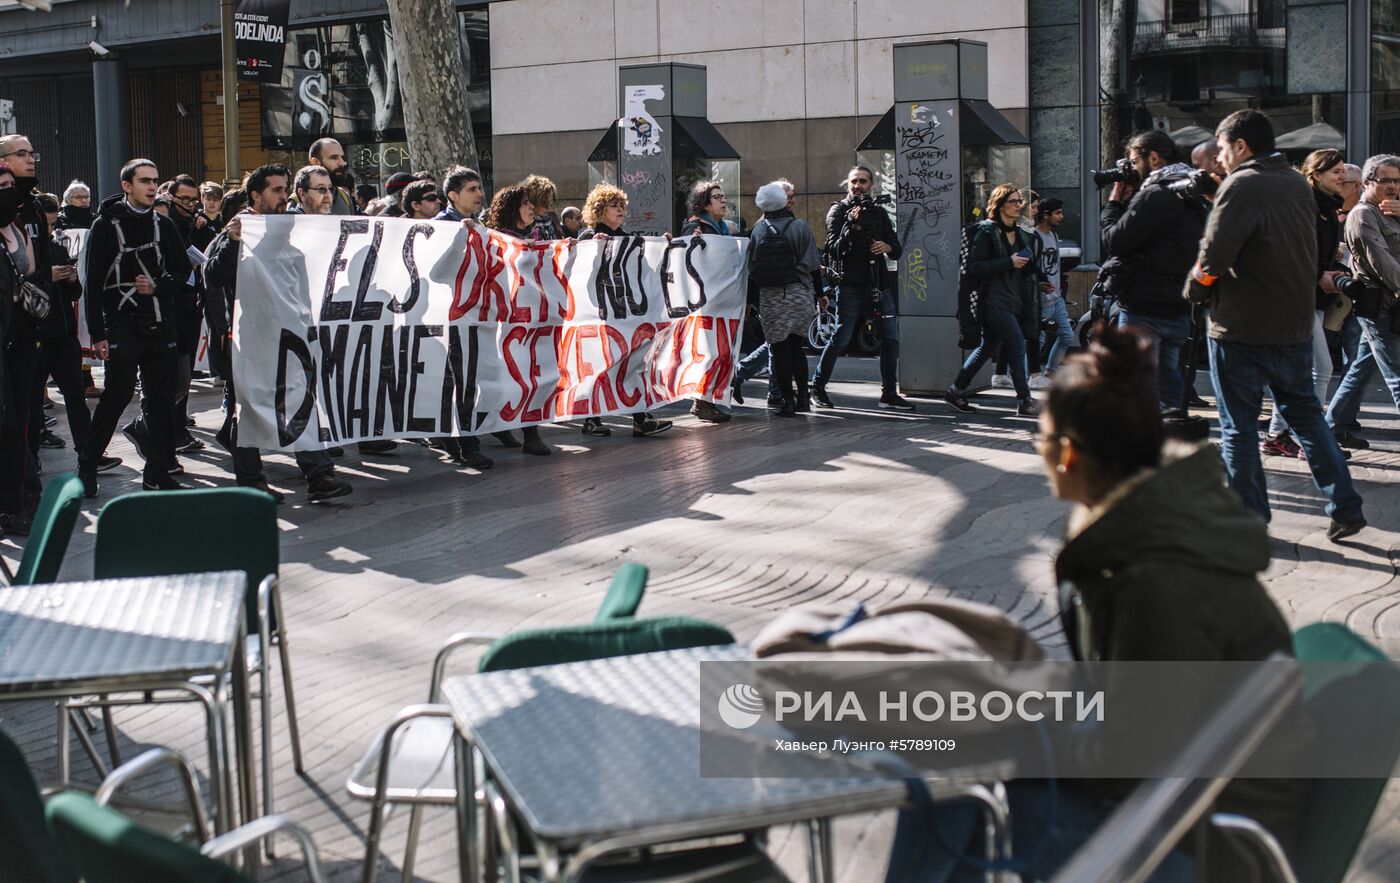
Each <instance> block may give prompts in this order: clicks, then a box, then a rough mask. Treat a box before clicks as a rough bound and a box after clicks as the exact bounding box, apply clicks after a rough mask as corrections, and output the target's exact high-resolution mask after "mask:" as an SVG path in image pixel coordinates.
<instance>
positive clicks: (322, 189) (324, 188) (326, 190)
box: [306, 187, 331, 195]
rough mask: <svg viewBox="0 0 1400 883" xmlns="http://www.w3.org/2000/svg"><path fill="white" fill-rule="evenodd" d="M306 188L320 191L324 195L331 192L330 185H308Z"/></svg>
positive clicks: (314, 191) (313, 191)
mask: <svg viewBox="0 0 1400 883" xmlns="http://www.w3.org/2000/svg"><path fill="white" fill-rule="evenodd" d="M306 189H307V190H309V191H311V192H312V193H320V194H323V195H324V194H326V193H330V192H331V188H329V187H308V188H306Z"/></svg>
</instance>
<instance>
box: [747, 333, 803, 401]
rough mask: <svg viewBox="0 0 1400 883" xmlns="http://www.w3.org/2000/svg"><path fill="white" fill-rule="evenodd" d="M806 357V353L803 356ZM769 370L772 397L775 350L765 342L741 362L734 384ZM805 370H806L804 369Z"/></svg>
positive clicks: (769, 392) (769, 387)
mask: <svg viewBox="0 0 1400 883" xmlns="http://www.w3.org/2000/svg"><path fill="white" fill-rule="evenodd" d="M803 355H804V356H805V355H806V354H805V353H804V354H803ZM765 368H767V369H768V394H769V395H772V394H773V392H774V388H773V350H772V347H770V346H768V341H766V340H765V341H764V342H763V343H762V344H761V345H759V346H758V347H757V348H756V349H754V351H753V352H751V353H749V354H748V355H747V356H744V357H743V358H742V359H740V360H739V368H738V370H736V371H735V372H734V382H735V383H740V384H742V383H744V382H746V381H749V380H752V379H754V378H755V377H757V376H758V373H759V372H760V371H762V370H763V369H765ZM804 370H805V369H804Z"/></svg>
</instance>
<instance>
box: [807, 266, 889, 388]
mask: <svg viewBox="0 0 1400 883" xmlns="http://www.w3.org/2000/svg"><path fill="white" fill-rule="evenodd" d="M870 299H871V298H870V286H869V285H842V286H841V287H840V290H839V292H838V293H837V295H836V320H837V322H838V324H837V326H836V333H835V334H833V335H832V337H831V342H830V343H828V344H827V345H826V348H825V349H823V350H822V354H821V358H820V359H818V360H817V375H816V376H815V377H813V378H812V385H813V386H815V387H818V388H821V387H824V386H826V382H827V381H828V380H830V379H831V372H832V370H833V369H835V368H836V357H837V356H839V355H841V353H843V352H844V351H845V349H846V347H847V346H848V345H850V342H851V338H853V337H855V336H856V329H857V328H859V327H860V323H861V322H864V321H865V319H866V317H867V316H869V315H870V314H871V312H872V311H871V309H870V307H871V303H870ZM898 312H899V302H898V300H897V299H896V298H895V295H894V292H893V291H888V290H885V291H881V292H880V318H879V319H876V320H875V333H876V335H877V336H878V337H879V338H880V386H881V389H880V391H881V393H883V394H884V395H893V394H894V393H895V392H897V391H898V389H899V316H898Z"/></svg>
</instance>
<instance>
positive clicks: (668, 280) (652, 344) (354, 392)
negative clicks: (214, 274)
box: [233, 215, 748, 451]
mask: <svg viewBox="0 0 1400 883" xmlns="http://www.w3.org/2000/svg"><path fill="white" fill-rule="evenodd" d="M242 237H243V246H242V254H241V259H240V261H239V265H238V299H237V309H236V311H235V315H234V321H233V347H234V359H233V372H234V380H235V384H236V386H237V394H238V414H239V418H238V419H239V428H238V433H239V440H240V442H241V443H243V444H245V445H248V446H252V447H259V448H266V449H280V450H297V451H304V450H314V449H318V448H324V447H329V446H331V445H340V444H346V443H349V442H357V441H364V440H367V439H372V438H423V437H433V436H444V435H476V434H481V433H486V432H494V431H497V430H501V429H511V428H515V427H521V426H528V425H531V424H538V423H548V422H554V421H564V420H574V419H579V418H582V417H590V416H601V415H606V414H630V413H634V412H637V411H644V410H647V409H648V408H653V407H657V406H659V405H664V404H668V403H670V402H675V401H679V400H682V399H705V400H708V401H714V402H722V403H727V402H728V398H729V381H730V378H731V376H732V375H733V372H734V368H735V365H736V362H737V359H738V355H739V351H738V347H739V341H740V334H741V331H742V322H743V315H744V294H745V285H746V281H747V269H746V262H745V256H746V251H747V247H748V241H747V240H745V239H737V238H733V237H728V236H687V237H682V238H677V239H674V240H671V241H669V242H668V241H667V240H665V239H660V238H643V237H640V236H625V237H614V238H609V239H606V240H597V239H594V240H588V241H584V242H578V241H574V240H559V241H554V242H527V241H524V240H520V239H515V238H513V237H509V236H505V235H503V234H500V233H497V232H495V231H492V230H488V229H487V228H485V227H482V226H480V225H474V226H472V227H471V228H467V227H466V226H464V225H462V224H459V223H450V222H446V221H414V220H408V219H404V218H368V217H367V218H348V217H336V216H307V215H272V216H259V215H243V234H242Z"/></svg>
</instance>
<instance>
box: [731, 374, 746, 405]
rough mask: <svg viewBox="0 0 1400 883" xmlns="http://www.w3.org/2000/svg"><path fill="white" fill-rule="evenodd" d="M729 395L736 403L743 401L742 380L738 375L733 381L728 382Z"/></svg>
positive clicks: (739, 403)
mask: <svg viewBox="0 0 1400 883" xmlns="http://www.w3.org/2000/svg"><path fill="white" fill-rule="evenodd" d="M729 397H730V398H731V399H733V400H734V404H736V405H742V404H743V403H744V381H742V380H740V379H739V378H738V377H735V378H734V382H733V383H731V384H729Z"/></svg>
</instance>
